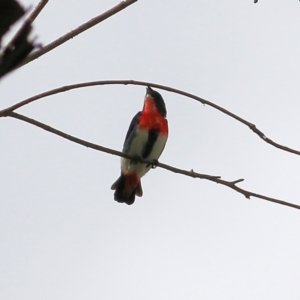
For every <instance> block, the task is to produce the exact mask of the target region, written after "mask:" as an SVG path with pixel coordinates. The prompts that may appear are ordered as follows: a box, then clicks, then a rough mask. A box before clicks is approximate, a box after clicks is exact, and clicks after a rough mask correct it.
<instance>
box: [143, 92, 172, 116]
mask: <svg viewBox="0 0 300 300" xmlns="http://www.w3.org/2000/svg"><path fill="white" fill-rule="evenodd" d="M147 95H149V96H151V97H152V98H153V99H154V101H155V105H156V108H157V110H158V111H159V113H160V114H161V115H162V116H163V117H164V118H165V117H166V116H167V110H166V105H165V102H164V99H163V97H162V96H161V94H160V93H158V92H157V91H154V90H152V88H151V87H150V86H148V87H147Z"/></svg>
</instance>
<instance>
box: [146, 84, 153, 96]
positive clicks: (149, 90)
mask: <svg viewBox="0 0 300 300" xmlns="http://www.w3.org/2000/svg"><path fill="white" fill-rule="evenodd" d="M146 91H147V94H148V95H150V94H151V91H152V89H151V87H150V86H147V88H146Z"/></svg>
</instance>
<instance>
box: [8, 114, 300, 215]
mask: <svg viewBox="0 0 300 300" xmlns="http://www.w3.org/2000/svg"><path fill="white" fill-rule="evenodd" d="M6 116H8V117H12V118H16V119H19V120H22V121H24V122H27V123H30V124H33V125H35V126H37V127H39V128H42V129H44V130H46V131H48V132H51V133H54V134H56V135H58V136H60V137H63V138H65V139H67V140H69V141H72V142H74V143H77V144H80V145H82V146H85V147H88V148H92V149H95V150H98V151H102V152H106V153H109V154H112V155H117V156H121V157H126V158H131V156H130V155H128V154H125V153H122V152H120V151H116V150H113V149H110V148H106V147H102V146H99V145H96V144H93V143H89V142H87V141H84V140H81V139H78V138H76V137H74V136H72V135H69V134H66V133H64V132H62V131H59V130H57V129H55V128H53V127H50V126H48V125H46V124H44V123H41V122H38V121H36V120H34V119H31V118H28V117H26V116H24V115H20V114H17V113H14V112H10V113H9V114H7V115H6ZM141 162H143V163H147V164H151V163H153V161H149V160H145V159H141ZM157 166H158V167H160V168H163V169H166V170H169V171H171V172H174V173H178V174H183V175H186V176H189V177H192V178H200V179H206V180H210V181H213V182H215V183H219V184H222V185H225V186H227V187H229V188H231V189H233V190H235V191H237V192H238V193H241V194H243V195H244V196H245V197H246V198H248V199H250V197H255V198H259V199H263V200H267V201H270V202H274V203H277V204H280V205H285V206H289V207H293V208H296V209H300V205H297V204H293V203H290V202H286V201H282V200H278V199H275V198H271V197H267V196H263V195H260V194H256V193H253V192H250V191H247V190H244V189H242V188H240V187H238V186H236V184H237V183H238V182H241V181H243V179H237V180H234V181H226V180H223V179H221V177H220V176H211V175H206V174H200V173H196V172H194V171H193V170H191V171H187V170H182V169H178V168H175V167H172V166H169V165H166V164H163V163H158V164H157Z"/></svg>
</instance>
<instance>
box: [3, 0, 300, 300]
mask: <svg viewBox="0 0 300 300" xmlns="http://www.w3.org/2000/svg"><path fill="white" fill-rule="evenodd" d="M21 2H22V3H23V4H24V6H25V7H29V6H30V5H32V6H34V5H36V4H37V2H38V1H32V0H26V1H25V0H22V1H21ZM118 3H119V1H112V0H105V1H96V0H90V1H80V0H64V1H61V0H52V1H49V3H48V4H47V6H46V7H45V8H44V10H43V11H42V13H41V14H40V15H39V17H38V19H37V20H36V21H35V23H34V34H33V35H36V36H38V41H39V42H41V43H42V44H43V45H46V44H47V43H49V42H51V41H53V40H54V39H56V38H58V37H59V36H61V35H63V34H64V33H66V32H69V31H70V30H71V29H74V28H76V27H77V26H79V25H80V24H82V23H83V22H85V21H87V20H89V19H90V18H92V17H94V16H96V15H98V14H100V13H102V12H104V11H106V10H107V9H109V8H111V7H112V6H114V5H116V4H118ZM299 29H300V3H299V1H296V0H286V1H280V0H272V1H270V0H269V1H268V0H259V1H258V3H257V4H254V3H253V1H252V0H243V1H240V0H232V1H215V0H209V1H208V0H207V1H199V0H187V1H177V2H176V1H170V0H164V1H161V0H151V1H146V0H144V1H143V0H140V1H138V2H136V3H135V4H133V5H131V6H130V7H128V8H126V9H125V10H123V11H121V12H120V13H118V14H116V15H114V16H113V17H111V18H109V19H108V20H106V21H104V22H102V23H100V24H99V25H97V26H96V27H93V28H92V29H90V30H88V31H87V32H85V33H83V34H81V35H79V36H78V37H76V38H74V39H72V40H70V41H68V42H67V43H65V44H64V45H62V46H61V47H59V48H57V49H55V50H53V51H52V52H50V53H48V54H46V55H44V56H42V57H40V58H39V59H37V60H35V61H33V62H31V63H29V64H28V65H26V66H24V67H23V68H21V69H19V70H17V71H15V72H13V73H11V74H10V75H8V76H6V77H5V78H4V79H2V80H1V85H0V99H1V102H0V109H2V108H5V107H7V106H10V105H12V104H14V103H16V102H18V101H20V100H23V99H25V98H27V97H30V96H33V95H35V94H38V93H41V92H44V91H46V90H50V89H53V88H56V87H60V86H63V85H67V84H73V83H79V82H85V81H93V80H104V79H135V80H144V81H150V82H154V83H158V84H163V85H168V86H171V87H174V88H178V89H182V90H184V91H187V92H189V93H193V94H196V95H198V96H200V97H203V98H205V99H207V100H209V101H212V102H214V103H216V104H218V105H220V106H222V107H224V108H226V109H228V110H230V111H231V112H233V113H235V114H237V115H239V116H240V117H242V118H245V119H246V120H248V121H250V122H252V123H254V124H256V126H257V127H258V128H259V129H261V130H262V131H263V132H264V133H265V134H266V135H267V136H268V137H269V138H271V139H273V140H274V141H276V142H278V143H282V144H284V145H286V146H289V147H292V148H295V149H298V150H300V135H299V132H300V122H299V113H300V102H299V97H300V85H299V82H300V75H299V70H300V59H299V54H300V34H299ZM7 40H8V39H6V40H5V41H7ZM158 91H159V92H160V93H161V94H162V96H163V98H164V100H165V103H166V106H167V112H168V122H169V139H168V142H167V145H166V148H165V150H164V153H163V154H162V156H161V158H160V161H161V162H163V163H166V164H170V165H172V166H175V167H179V168H183V169H186V170H190V169H193V170H194V171H196V172H199V173H205V174H209V175H219V176H222V178H223V179H226V180H236V179H239V178H244V179H245V181H244V182H242V183H239V184H238V185H239V186H240V187H243V188H245V189H247V190H251V191H253V192H256V193H260V194H263V195H266V196H270V197H274V198H278V199H282V200H285V201H289V202H293V203H296V204H298V205H300V199H299V196H300V188H299V177H300V157H299V156H297V155H294V154H291V153H288V152H284V151H282V150H279V149H277V148H274V147H272V146H270V145H268V144H267V143H265V142H264V141H263V140H261V139H260V138H259V137H258V136H257V135H255V134H254V133H253V132H252V131H251V130H249V128H247V127H246V126H244V125H243V124H241V123H239V122H237V121H236V120H234V119H232V118H230V117H229V116H227V115H224V114H222V113H221V112H219V111H217V110H215V109H213V108H211V107H209V106H204V105H202V104H200V103H198V102H196V101H194V100H192V99H188V98H185V97H182V96H179V95H176V94H173V93H169V92H166V91H163V90H158ZM145 92H146V90H145V87H142V86H124V85H115V86H97V87H92V88H85V89H80V90H73V91H70V92H66V93H61V94H57V95H55V96H52V97H48V98H44V99H41V100H39V101H37V102H34V103H32V104H30V105H27V106H26V107H23V108H21V109H19V110H18V112H19V113H22V114H24V115H26V116H29V117H31V118H34V119H36V120H39V121H41V122H44V123H46V124H48V125H51V126H53V127H55V128H57V129H59V130H62V131H64V132H66V133H68V134H72V135H74V136H76V137H79V138H82V139H85V140H87V141H89V142H93V143H96V144H99V145H102V146H105V147H110V148H113V149H116V150H121V149H122V145H123V141H124V137H125V134H126V131H127V129H128V126H129V123H130V121H131V119H132V117H133V116H134V115H135V114H136V112H137V111H139V110H140V109H141V108H142V106H143V99H144V95H145ZM0 139H1V147H0V155H1V158H2V159H1V168H0V198H1V201H0V298H1V299H6V300H12V299H13V300H15V299H22V300H24V299H26V300H27V299H30V300H34V299H38V300H40V299H70V300H71V299H72V300H73V299H95V300H96V299H109V300H110V299H112V300H115V299H124V300H127V299H128V300H129V299H130V300H135V299H136V300H140V299H146V300H148V299H149V300H150V299H172V300H175V299H176V300H177V299H178V300H180V299H272V300H276V299H299V294H300V284H299V282H300V255H299V253H300V233H299V230H300V211H299V210H296V209H293V208H289V207H285V206H281V205H278V204H275V203H271V202H267V201H264V200H260V199H255V198H251V200H247V199H246V198H245V197H244V196H243V195H241V194H239V193H237V192H235V191H233V190H231V189H229V188H227V187H225V186H222V185H217V184H215V183H212V182H209V181H206V180H200V179H192V178H189V177H186V176H182V175H179V174H175V173H171V172H169V171H166V170H164V169H161V168H156V169H155V170H151V171H150V172H149V173H148V174H147V175H146V176H145V177H144V178H143V179H142V185H143V190H144V196H143V197H142V198H137V199H136V202H135V203H134V205H132V206H127V205H125V204H120V203H117V202H115V201H114V200H113V191H111V190H110V186H111V184H112V183H113V182H114V181H115V180H116V179H117V177H118V176H119V172H120V166H119V163H120V159H119V157H117V156H112V155H109V154H105V153H102V152H98V151H95V150H92V149H89V148H86V147H83V146H81V145H78V144H75V143H72V142H70V141H67V140H65V139H62V138H60V137H58V136H55V135H53V134H51V133H48V132H46V131H43V130H42V129H39V128H37V127H34V126H32V125H30V124H27V123H24V122H22V121H19V120H15V119H11V118H1V119H0Z"/></svg>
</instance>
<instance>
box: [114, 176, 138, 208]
mask: <svg viewBox="0 0 300 300" xmlns="http://www.w3.org/2000/svg"><path fill="white" fill-rule="evenodd" d="M111 189H112V190H115V194H114V198H115V200H116V201H118V202H121V203H126V204H128V205H131V204H133V203H134V199H135V195H137V196H139V197H141V196H143V190H142V185H141V181H140V178H139V177H138V176H136V174H133V173H132V174H131V173H129V174H123V173H121V176H120V177H119V178H118V179H117V181H116V182H115V183H113V185H112V186H111Z"/></svg>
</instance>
